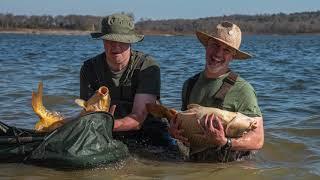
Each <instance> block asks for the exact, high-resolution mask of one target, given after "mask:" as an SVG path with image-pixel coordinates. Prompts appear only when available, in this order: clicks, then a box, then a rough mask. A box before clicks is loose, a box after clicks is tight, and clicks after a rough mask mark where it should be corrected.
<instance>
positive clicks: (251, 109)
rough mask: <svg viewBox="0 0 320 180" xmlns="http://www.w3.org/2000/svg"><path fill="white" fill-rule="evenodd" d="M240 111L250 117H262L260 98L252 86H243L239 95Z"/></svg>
mask: <svg viewBox="0 0 320 180" xmlns="http://www.w3.org/2000/svg"><path fill="white" fill-rule="evenodd" d="M238 98H239V101H238V108H237V109H238V110H237V111H238V112H240V113H242V114H244V115H246V116H249V117H261V116H262V113H261V110H260V108H259V105H258V98H257V95H256V92H255V90H254V89H253V87H252V86H250V85H247V86H243V87H242V88H241V90H240V95H239V96H238Z"/></svg>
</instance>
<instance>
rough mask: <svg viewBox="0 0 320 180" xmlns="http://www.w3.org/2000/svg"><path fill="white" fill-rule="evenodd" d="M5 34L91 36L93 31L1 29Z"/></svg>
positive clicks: (0, 31)
mask: <svg viewBox="0 0 320 180" xmlns="http://www.w3.org/2000/svg"><path fill="white" fill-rule="evenodd" d="M0 33H3V34H47V35H89V34H90V33H91V31H81V30H65V29H0Z"/></svg>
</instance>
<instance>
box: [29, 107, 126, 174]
mask: <svg viewBox="0 0 320 180" xmlns="http://www.w3.org/2000/svg"><path fill="white" fill-rule="evenodd" d="M113 123H114V118H113V117H112V116H111V115H110V114H109V113H105V112H95V113H91V114H87V115H84V116H82V117H80V118H79V119H77V120H73V121H70V122H68V123H67V124H65V125H64V126H62V127H60V128H58V129H56V130H55V131H53V132H52V133H50V134H49V135H47V136H46V138H45V140H44V141H43V142H42V143H41V144H40V145H39V146H38V147H37V148H36V149H34V150H33V151H32V152H31V154H30V155H29V156H28V157H27V158H26V161H27V162H34V163H38V164H39V163H40V164H43V165H47V166H59V167H60V168H63V167H68V168H87V167H96V166H100V165H106V164H109V163H113V162H117V161H119V160H123V159H124V158H126V157H128V156H129V152H128V149H127V146H126V145H125V144H123V143H122V142H121V141H118V140H115V139H113V138H112V129H113Z"/></svg>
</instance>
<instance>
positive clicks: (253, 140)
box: [231, 117, 264, 151]
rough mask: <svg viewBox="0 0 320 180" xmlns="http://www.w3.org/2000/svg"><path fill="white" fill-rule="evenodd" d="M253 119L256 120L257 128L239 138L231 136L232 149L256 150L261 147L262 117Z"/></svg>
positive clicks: (262, 136) (262, 133) (262, 134)
mask: <svg viewBox="0 0 320 180" xmlns="http://www.w3.org/2000/svg"><path fill="white" fill-rule="evenodd" d="M254 119H255V120H256V121H257V128H256V129H254V130H252V131H249V132H248V133H247V134H245V135H244V136H242V137H240V138H232V139H231V142H232V148H231V149H232V150H240V151H241V150H258V149H261V148H262V146H263V144H264V128H263V118H262V117H254Z"/></svg>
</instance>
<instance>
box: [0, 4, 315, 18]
mask: <svg viewBox="0 0 320 180" xmlns="http://www.w3.org/2000/svg"><path fill="white" fill-rule="evenodd" d="M317 10H320V0H220V1H218V0H158V1H155V0H113V1H111V0H0V13H12V14H14V15H52V16H56V15H68V14H77V15H95V16H106V15H109V14H112V13H117V12H130V13H133V14H134V16H135V20H136V21H138V20H140V19H141V18H144V19H153V20H159V19H176V18H182V19H196V18H202V17H212V16H223V15H232V14H247V15H255V14H274V13H280V12H283V13H293V12H304V11H317Z"/></svg>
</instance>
